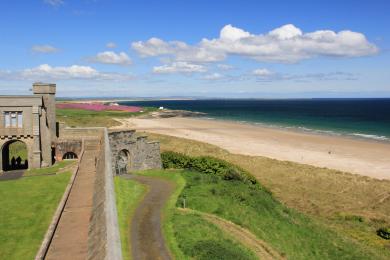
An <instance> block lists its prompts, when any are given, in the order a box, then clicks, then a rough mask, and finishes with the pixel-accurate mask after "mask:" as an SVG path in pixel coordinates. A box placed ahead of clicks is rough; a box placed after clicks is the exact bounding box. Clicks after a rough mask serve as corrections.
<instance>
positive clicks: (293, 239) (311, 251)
mask: <svg viewBox="0 0 390 260" xmlns="http://www.w3.org/2000/svg"><path fill="white" fill-rule="evenodd" d="M140 174H146V175H149V176H155V177H162V178H167V179H170V180H172V181H176V182H177V181H180V183H177V188H176V191H175V194H174V195H173V196H172V197H171V199H170V201H169V202H168V205H167V207H166V211H165V212H164V215H163V217H164V222H163V223H164V229H163V231H164V235H165V237H166V239H167V244H168V246H169V247H170V249H171V252H172V253H173V255H175V256H176V259H187V258H191V257H192V258H195V259H207V257H206V255H207V256H208V257H215V258H214V259H224V258H223V257H228V256H229V255H230V253H227V254H228V255H220V254H222V251H223V250H222V251H219V249H218V247H219V246H218V245H220V244H219V243H220V241H219V240H218V238H223V236H221V235H218V236H217V237H218V238H214V234H217V233H218V232H219V231H218V232H217V231H216V232H217V233H213V234H210V237H207V236H206V235H204V234H203V233H202V232H206V230H208V231H207V232H214V231H210V230H209V229H214V227H212V228H210V226H209V225H210V223H207V224H205V222H204V221H205V220H204V219H200V218H198V217H194V216H186V215H182V213H180V212H178V210H175V207H174V206H172V205H171V204H172V202H173V201H175V202H176V207H182V206H183V201H184V199H185V201H186V207H188V208H190V209H195V210H197V211H200V212H205V213H211V214H215V215H217V216H219V217H222V218H224V219H227V220H230V221H232V222H233V223H235V224H238V225H240V226H242V227H244V228H246V229H248V230H249V231H251V232H252V233H253V234H255V235H256V236H257V237H258V238H259V239H261V240H263V241H265V242H266V243H267V244H269V245H270V246H271V247H272V248H274V249H275V250H276V251H278V252H279V253H280V254H281V255H283V256H285V257H286V258H288V259H337V258H340V259H386V257H387V255H383V254H382V253H381V252H375V251H374V250H372V249H368V248H365V247H364V246H361V245H360V244H359V243H356V242H355V241H353V240H352V239H350V238H348V237H347V236H344V235H342V234H338V233H336V232H335V231H334V230H332V229H330V228H328V227H327V226H325V225H324V224H322V223H319V222H317V221H316V220H315V219H314V220H313V219H312V218H310V217H307V216H305V215H304V214H302V213H299V212H297V211H295V210H293V209H289V208H287V207H286V206H284V205H283V204H282V203H280V202H278V201H277V200H276V199H274V198H273V196H272V194H270V193H269V192H267V191H266V190H264V189H261V188H254V187H253V186H250V185H248V184H245V183H242V182H240V181H226V180H222V179H221V178H219V177H216V176H211V175H207V174H200V173H197V172H190V171H184V170H165V171H164V170H160V171H147V172H142V173H140ZM183 181H184V183H183ZM183 184H184V186H183ZM178 192H180V195H179V196H177V193H178ZM167 211H169V212H168V213H167ZM187 217H188V219H186V218H187ZM193 227H194V228H197V229H198V231H195V230H193V229H192V228H193ZM215 228H216V227H215ZM194 232H195V233H194ZM196 232H199V233H196ZM221 232H222V231H221ZM201 234H203V235H201ZM209 238H210V239H209ZM202 239H203V240H202ZM223 239H226V237H224V238H223ZM204 240H210V241H208V242H205V243H203V242H204ZM202 241H203V242H202ZM225 242H226V241H225ZM225 242H221V243H222V244H224V245H226V244H225ZM226 243H230V242H226ZM200 244H201V245H203V246H204V247H205V248H203V249H202V250H204V251H202V250H201V249H200V248H201V247H199V245H200ZM213 244H214V245H216V246H215V247H216V248H214V249H215V250H214V249H213V248H212V246H211V245H213ZM208 246H210V247H208ZM239 247H240V246H239ZM209 250H210V251H209ZM236 250H238V251H240V250H241V249H237V248H236V249H234V250H233V251H234V252H238V251H236ZM243 250H244V249H243ZM244 251H245V250H244ZM240 252H241V251H240ZM245 252H249V251H245ZM203 254H204V255H203ZM208 254H209V255H208ZM240 254H241V253H240ZM217 255H218V256H217ZM232 255H234V253H232ZM250 255H251V254H250V253H249V255H246V253H244V254H243V255H242V258H241V259H247V258H246V257H250ZM203 257H205V258H203ZM228 258H229V257H228ZM209 259H210V258H209ZM236 259H240V258H236Z"/></svg>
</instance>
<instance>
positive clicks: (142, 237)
mask: <svg viewBox="0 0 390 260" xmlns="http://www.w3.org/2000/svg"><path fill="white" fill-rule="evenodd" d="M131 179H133V180H135V181H138V182H140V183H142V184H144V185H146V186H147V187H148V192H147V194H146V195H145V198H144V199H143V200H142V201H141V203H140V204H139V206H138V208H137V209H136V210H135V212H134V216H133V219H132V223H131V248H132V255H133V259H134V260H141V259H142V260H143V259H148V260H149V259H153V260H154V259H164V260H165V259H171V256H170V254H169V252H168V249H167V248H166V246H165V241H164V237H163V234H162V231H161V228H162V226H161V215H162V209H163V207H164V205H165V203H166V201H167V200H168V198H169V196H170V195H171V194H172V192H173V190H174V184H173V183H171V182H169V181H166V180H163V179H159V178H154V177H148V176H132V177H131Z"/></svg>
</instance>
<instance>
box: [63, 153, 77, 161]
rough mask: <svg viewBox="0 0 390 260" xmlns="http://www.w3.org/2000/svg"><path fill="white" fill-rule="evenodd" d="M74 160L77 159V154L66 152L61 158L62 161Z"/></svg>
mask: <svg viewBox="0 0 390 260" xmlns="http://www.w3.org/2000/svg"><path fill="white" fill-rule="evenodd" d="M74 159H78V158H77V154H76V153H74V152H66V153H65V154H64V155H63V156H62V160H74Z"/></svg>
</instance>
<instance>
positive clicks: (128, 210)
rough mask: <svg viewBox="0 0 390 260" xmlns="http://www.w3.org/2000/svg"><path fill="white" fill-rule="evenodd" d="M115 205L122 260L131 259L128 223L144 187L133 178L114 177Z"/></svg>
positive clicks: (143, 191)
mask: <svg viewBox="0 0 390 260" xmlns="http://www.w3.org/2000/svg"><path fill="white" fill-rule="evenodd" d="M114 182H115V194H116V206H117V210H118V223H119V231H120V237H121V241H122V255H123V259H124V260H128V259H131V258H132V257H131V253H130V252H131V248H130V225H131V217H132V215H133V213H134V210H135V208H136V206H137V204H138V203H139V201H140V200H141V199H142V198H143V195H144V194H145V192H146V188H145V187H144V186H143V185H142V184H139V183H138V182H136V181H133V180H126V179H123V178H119V177H115V180H114Z"/></svg>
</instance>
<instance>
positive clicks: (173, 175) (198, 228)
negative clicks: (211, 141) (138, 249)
mask: <svg viewBox="0 0 390 260" xmlns="http://www.w3.org/2000/svg"><path fill="white" fill-rule="evenodd" d="M184 172H186V171H181V170H169V171H164V170H150V171H143V172H140V174H145V175H148V176H154V177H158V178H165V179H168V180H170V181H173V182H174V183H175V184H176V187H175V191H174V193H173V194H172V195H171V196H170V198H169V200H168V202H167V204H166V206H165V208H164V211H163V233H164V237H165V239H166V242H167V246H168V247H169V248H170V251H171V253H172V254H173V255H174V256H175V258H176V259H193V258H195V259H256V258H255V257H254V255H253V253H252V252H251V251H249V250H248V249H246V248H245V247H243V246H242V245H240V244H239V243H237V242H235V241H233V240H232V239H231V238H230V236H229V235H227V234H225V233H224V232H222V231H221V230H220V229H219V228H218V227H216V226H215V225H214V224H211V223H210V222H207V221H205V220H203V219H202V218H201V217H200V216H197V215H194V214H185V215H183V213H182V212H179V211H178V210H176V209H175V208H176V206H175V205H176V203H177V202H178V198H179V196H180V194H181V193H182V191H183V189H184V187H185V185H186V184H185V179H184V178H183V176H182V173H184ZM237 256H239V257H237Z"/></svg>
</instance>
